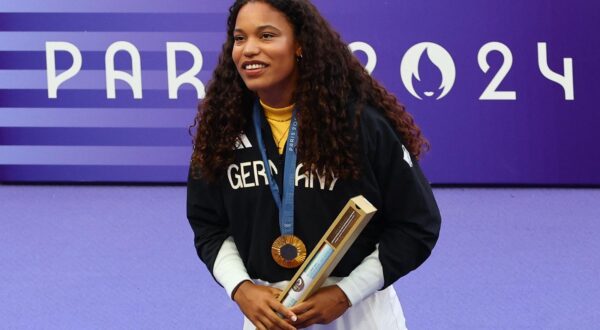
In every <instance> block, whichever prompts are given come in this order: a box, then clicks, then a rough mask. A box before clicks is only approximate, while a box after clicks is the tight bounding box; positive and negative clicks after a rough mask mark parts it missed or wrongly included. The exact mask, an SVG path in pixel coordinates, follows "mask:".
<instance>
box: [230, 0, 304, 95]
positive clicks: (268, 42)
mask: <svg viewBox="0 0 600 330" xmlns="http://www.w3.org/2000/svg"><path fill="white" fill-rule="evenodd" d="M233 38H234V45H233V51H232V54H231V55H232V57H233V62H234V63H235V66H236V68H237V70H238V72H239V74H240V76H241V77H242V79H243V80H244V83H245V84H246V86H247V87H248V89H250V90H252V91H254V92H256V93H257V94H258V95H259V97H260V98H261V99H263V101H264V102H265V103H267V104H269V105H271V106H275V107H277V106H287V105H289V104H290V103H291V99H292V95H293V93H294V89H295V87H296V80H297V76H298V71H297V70H298V68H297V62H296V57H297V56H298V55H300V47H299V45H298V43H297V41H296V39H295V37H294V28H293V26H292V25H291V24H290V22H289V21H288V20H287V18H286V17H285V15H284V14H283V13H282V12H280V11H278V10H277V9H275V8H273V7H271V6H270V5H269V4H266V3H264V2H258V1H257V2H249V3H247V4H246V5H244V6H243V7H242V9H240V11H239V13H238V16H237V20H236V22H235V30H234V32H233Z"/></svg>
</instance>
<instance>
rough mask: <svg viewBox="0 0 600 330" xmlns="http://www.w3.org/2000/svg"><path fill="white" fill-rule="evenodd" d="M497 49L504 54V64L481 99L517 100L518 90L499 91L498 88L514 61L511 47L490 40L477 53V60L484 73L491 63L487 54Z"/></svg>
mask: <svg viewBox="0 0 600 330" xmlns="http://www.w3.org/2000/svg"><path fill="white" fill-rule="evenodd" d="M493 51H496V52H499V53H500V54H502V58H503V62H502V66H501V67H500V69H499V70H498V72H497V73H496V75H495V76H494V78H493V79H492V81H490V84H489V85H488V87H487V88H486V89H485V90H484V91H483V94H481V96H480V97H479V99H480V100H516V99H517V92H515V91H498V90H497V88H498V86H500V84H501V83H502V80H504V78H505V77H506V75H507V74H508V72H509V71H510V68H511V67H512V63H513V56H512V52H511V51H510V49H509V48H508V47H507V46H506V45H505V44H503V43H500V42H495V41H494V42H488V43H487V44H485V45H483V47H481V49H480V50H479V54H477V61H478V62H479V67H480V68H481V70H482V71H483V72H484V73H487V72H488V70H489V69H490V65H489V64H488V62H487V56H488V54H489V53H491V52H493Z"/></svg>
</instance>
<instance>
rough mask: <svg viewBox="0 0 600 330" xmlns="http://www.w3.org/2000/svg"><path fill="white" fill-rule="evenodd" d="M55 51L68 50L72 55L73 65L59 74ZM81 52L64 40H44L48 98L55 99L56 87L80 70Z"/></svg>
mask: <svg viewBox="0 0 600 330" xmlns="http://www.w3.org/2000/svg"><path fill="white" fill-rule="evenodd" d="M57 51H65V52H69V54H71V56H72V57H73V65H71V67H70V68H69V69H67V70H66V71H64V72H62V73H61V74H59V75H57V74H56V57H55V53H56V52H57ZM81 63H82V60H81V52H79V49H77V47H75V45H73V44H72V43H69V42H66V41H47V42H46V77H47V81H48V98H50V99H55V98H56V93H57V91H58V87H59V86H60V85H61V84H62V83H64V82H65V81H67V80H69V79H71V78H73V77H74V76H75V75H76V74H77V73H78V72H79V70H81Z"/></svg>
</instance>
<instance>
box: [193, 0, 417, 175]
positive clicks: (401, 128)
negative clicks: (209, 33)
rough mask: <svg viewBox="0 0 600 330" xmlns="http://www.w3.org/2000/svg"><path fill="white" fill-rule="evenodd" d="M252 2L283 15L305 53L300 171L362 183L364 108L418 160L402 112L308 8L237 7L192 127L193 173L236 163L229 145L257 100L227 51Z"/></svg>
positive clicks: (291, 2)
mask: <svg viewBox="0 0 600 330" xmlns="http://www.w3.org/2000/svg"><path fill="white" fill-rule="evenodd" d="M255 1H260V2H264V3H267V4H269V5H271V6H272V7H273V8H275V9H277V10H279V11H281V12H282V13H283V14H284V15H285V16H286V17H287V19H288V20H289V22H290V23H291V25H292V26H293V28H294V34H295V37H296V40H297V41H298V43H299V45H300V47H301V48H302V55H303V58H302V60H301V61H300V62H299V64H298V73H299V74H298V81H297V88H296V90H295V91H294V96H293V99H294V101H295V104H296V108H297V111H298V125H299V131H300V132H301V134H300V137H299V141H298V149H297V150H298V158H299V160H300V161H301V162H302V163H304V164H305V165H306V166H307V167H305V168H309V169H310V168H312V169H316V170H317V171H319V172H321V173H323V172H325V169H327V171H326V172H325V173H329V174H331V175H335V176H338V177H340V178H353V179H356V178H358V177H359V176H360V170H361V169H360V159H359V154H358V152H359V151H358V149H357V148H358V143H357V141H358V136H357V134H356V127H357V122H358V120H359V118H360V112H361V108H362V107H363V106H364V105H365V104H368V105H370V106H372V107H374V108H375V109H377V110H378V111H380V112H382V113H383V114H384V115H385V117H387V118H388V119H389V120H390V122H391V123H392V124H393V126H394V127H395V128H396V130H397V131H398V132H399V133H400V134H401V136H402V139H403V142H404V144H405V146H406V148H407V149H408V150H409V151H410V152H411V154H412V155H414V156H415V157H417V158H418V157H419V156H420V155H421V154H422V152H423V151H426V150H428V149H429V143H428V142H427V140H425V138H424V137H423V136H422V134H421V130H420V129H419V127H418V126H417V125H416V124H415V122H414V120H413V118H412V116H411V115H410V114H409V113H408V112H406V110H405V108H404V106H403V105H401V104H400V103H399V102H398V100H397V99H396V97H395V96H394V95H392V94H391V93H389V92H388V91H387V90H386V89H385V88H384V87H382V85H380V84H379V83H378V82H377V81H376V80H375V79H373V78H372V77H371V76H370V75H369V74H368V72H366V70H365V69H364V68H363V66H362V65H361V63H360V62H359V61H358V60H357V59H356V58H355V57H354V56H353V55H352V53H351V52H350V50H349V49H348V47H347V45H346V44H345V43H344V42H343V41H342V39H341V37H340V35H339V34H338V33H337V32H336V31H334V30H333V29H332V28H331V26H330V25H329V23H328V22H327V21H326V20H325V19H324V18H323V17H322V16H321V14H320V13H319V11H318V10H317V9H316V7H315V6H314V5H313V4H312V3H311V2H310V1H308V0H237V1H235V3H234V4H233V5H232V6H231V7H230V8H229V18H228V20H227V40H226V41H225V43H224V44H223V48H222V52H221V55H220V56H219V62H218V64H217V66H216V68H215V70H214V72H213V77H212V80H211V81H210V82H209V84H208V86H207V90H206V97H205V98H204V100H203V101H202V102H201V103H200V105H199V107H198V113H197V115H196V118H195V120H194V124H193V125H192V127H191V128H193V127H196V126H197V130H196V134H195V136H194V152H193V156H192V166H193V167H194V168H198V169H199V170H200V172H201V173H202V176H203V177H204V178H206V179H208V180H210V181H214V180H217V179H218V178H219V177H220V176H221V175H222V174H223V172H224V169H225V168H226V167H227V166H228V165H229V164H231V163H232V162H233V159H234V156H233V146H234V145H235V143H236V140H237V139H238V138H239V135H240V133H241V132H242V131H243V129H244V127H245V126H246V125H247V123H248V122H249V121H250V120H251V114H252V105H253V102H254V100H255V98H256V96H255V94H254V93H253V92H252V91H250V90H249V89H248V88H247V87H246V85H245V83H244V81H243V80H242V78H241V77H240V75H239V74H238V72H237V69H236V66H235V64H234V62H233V59H232V50H233V45H234V40H233V32H234V28H235V23H236V20H237V16H238V13H239V11H240V9H241V8H242V7H243V6H244V5H245V4H247V3H248V2H255ZM352 105H355V107H356V116H355V117H354V118H351V117H352V116H350V115H349V112H348V111H347V109H348V108H349V107H350V106H352ZM191 128H190V129H191Z"/></svg>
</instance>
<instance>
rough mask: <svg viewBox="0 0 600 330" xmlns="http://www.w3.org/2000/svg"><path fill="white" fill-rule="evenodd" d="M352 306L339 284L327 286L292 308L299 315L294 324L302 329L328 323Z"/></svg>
mask: <svg viewBox="0 0 600 330" xmlns="http://www.w3.org/2000/svg"><path fill="white" fill-rule="evenodd" d="M349 307H350V301H349V300H348V297H346V294H345V293H344V291H342V289H340V287H339V286H337V285H332V286H326V287H323V288H321V289H319V290H318V291H317V292H315V293H314V294H313V295H312V296H311V297H310V298H308V299H307V300H305V301H303V302H301V303H300V304H298V305H296V306H294V307H292V308H291V309H290V310H291V311H292V312H293V313H295V314H296V316H298V320H297V321H296V322H293V323H292V324H293V325H294V326H295V327H296V328H298V329H300V328H306V327H308V326H311V325H313V324H315V323H318V324H328V323H330V322H331V321H333V320H335V319H337V318H338V317H340V316H341V315H342V314H344V312H346V310H347V309H348V308H349Z"/></svg>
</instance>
